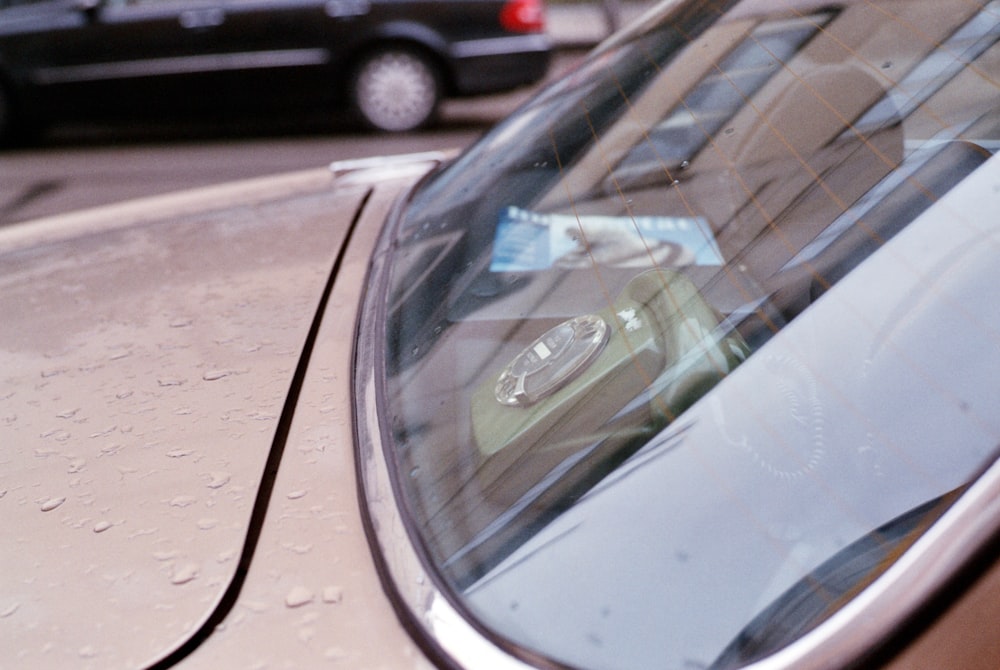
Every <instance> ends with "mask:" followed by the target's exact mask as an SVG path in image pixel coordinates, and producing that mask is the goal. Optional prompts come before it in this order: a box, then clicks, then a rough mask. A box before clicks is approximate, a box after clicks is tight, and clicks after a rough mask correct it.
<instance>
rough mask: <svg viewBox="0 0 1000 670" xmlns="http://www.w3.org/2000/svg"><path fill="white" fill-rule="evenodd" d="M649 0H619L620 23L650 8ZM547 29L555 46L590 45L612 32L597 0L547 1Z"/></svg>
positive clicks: (627, 21) (628, 20) (576, 47)
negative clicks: (574, 0)
mask: <svg viewBox="0 0 1000 670" xmlns="http://www.w3.org/2000/svg"><path fill="white" fill-rule="evenodd" d="M653 4H655V3H654V2H653V1H652V0H647V1H631V2H630V1H626V2H621V4H620V11H621V17H620V18H621V25H626V24H628V23H629V22H630V21H631V20H632V19H634V18H635V17H637V16H639V15H640V14H642V13H643V12H644V11H646V10H647V9H649V8H650V7H651V6H652V5H653ZM545 11H546V14H547V16H548V31H549V35H550V36H551V37H552V43H553V46H554V47H555V48H556V49H562V50H568V49H589V48H591V47H593V46H594V45H596V44H597V43H598V42H600V41H601V40H603V39H604V38H605V37H607V36H608V35H610V34H611V31H610V28H609V25H608V18H607V16H606V14H605V13H604V9H603V5H602V4H601V2H600V0H581V1H578V2H558V3H556V2H548V3H547V4H546V6H545Z"/></svg>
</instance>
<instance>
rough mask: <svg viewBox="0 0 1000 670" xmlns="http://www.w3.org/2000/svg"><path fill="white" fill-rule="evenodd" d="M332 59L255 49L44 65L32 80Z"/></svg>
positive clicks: (309, 52) (317, 52)
mask: <svg viewBox="0 0 1000 670" xmlns="http://www.w3.org/2000/svg"><path fill="white" fill-rule="evenodd" d="M329 62H330V52H329V51H327V50H326V49H286V50H283V51H252V52H246V53H228V54H211V55H202V56H181V57H177V58H151V59H149V60H127V61H121V62H117V63H93V64H89V65H73V66H67V67H50V68H42V69H39V70H36V71H35V72H34V73H32V80H33V81H34V83H36V84H39V85H49V84H67V83H73V82H85V81H110V80H115V79H128V78H132V77H156V76H163V75H171V74H195V73H200V72H216V71H225V70H250V69H261V68H284V67H300V66H308V65H325V64H326V63H329Z"/></svg>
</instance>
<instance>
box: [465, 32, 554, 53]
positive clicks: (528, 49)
mask: <svg viewBox="0 0 1000 670" xmlns="http://www.w3.org/2000/svg"><path fill="white" fill-rule="evenodd" d="M550 48H551V41H550V40H549V37H548V36H547V35H545V34H543V33H532V34H530V35H517V36H514V37H489V38H485V39H480V40H465V41H463V42H456V43H455V44H453V45H452V47H451V49H450V50H449V51H450V53H451V56H452V57H453V58H478V57H481V56H502V55H513V54H519V53H537V52H540V51H548V50H549V49H550Z"/></svg>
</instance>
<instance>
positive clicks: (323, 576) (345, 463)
mask: <svg viewBox="0 0 1000 670" xmlns="http://www.w3.org/2000/svg"><path fill="white" fill-rule="evenodd" d="M427 167H428V164H426V163H424V164H422V165H420V164H415V165H413V166H409V167H404V169H402V170H401V171H389V170H378V169H376V170H371V171H368V175H370V176H371V177H372V178H373V185H374V182H375V181H378V182H380V183H379V185H378V186H375V187H374V190H373V192H372V195H371V197H370V199H369V201H368V203H367V205H366V207H365V210H364V213H363V215H362V217H361V218H360V220H359V221H358V225H357V228H356V231H355V233H354V234H353V236H352V238H351V243H350V246H349V247H348V250H347V253H346V255H345V257H344V259H343V262H342V264H341V266H340V270H339V272H338V275H337V281H336V282H335V284H334V288H333V292H332V294H331V297H330V301H329V303H328V305H327V307H326V310H325V313H324V314H323V320H322V326H321V328H320V331H319V336H318V338H317V343H316V348H315V350H314V351H313V354H312V357H311V359H310V364H309V371H308V373H307V374H306V378H305V383H304V385H303V389H302V393H301V396H300V402H299V404H298V406H297V407H296V410H295V419H294V421H293V423H292V427H291V431H290V434H289V440H288V444H287V446H286V448H285V453H284V457H283V459H282V462H281V468H280V470H279V472H278V475H277V480H276V482H275V489H274V495H273V497H272V500H273V502H272V506H271V509H270V510H269V513H268V517H267V519H266V521H265V524H264V527H263V529H262V532H261V536H260V543H259V545H258V550H257V553H256V556H255V559H254V561H253V563H252V564H251V566H250V570H249V573H248V575H247V581H246V584H245V586H244V588H243V591H242V593H241V595H240V597H239V599H238V600H237V602H236V604H235V606H234V608H233V609H232V611H231V612H230V614H229V616H228V617H227V618H226V619H225V620H224V621H223V623H222V624H221V625H220V626H219V627H218V628H217V629H216V631H215V632H214V633H213V634H212V635H211V637H209V638H208V639H207V640H206V641H205V643H204V644H203V645H202V646H201V647H200V648H199V649H198V650H197V651H195V653H193V654H191V656H190V657H188V658H187V659H185V660H184V661H183V662H182V663H180V664H179V665H178V666H177V667H182V668H206V669H208V668H220V667H234V668H248V667H257V666H261V667H270V668H281V667H326V665H327V664H330V663H335V664H337V666H336V667H350V668H362V667H373V668H375V667H379V668H400V669H402V668H411V669H414V670H417V669H420V668H430V667H433V666H432V665H431V663H430V662H429V661H428V660H427V658H426V657H425V656H424V655H423V653H422V652H421V650H420V649H419V648H418V646H417V644H416V643H415V642H414V641H413V640H412V639H411V638H410V636H409V635H408V634H407V633H406V631H405V630H404V628H403V627H402V626H401V625H400V623H399V621H398V619H397V616H396V613H395V611H394V610H393V607H392V605H391V604H390V602H389V600H388V598H386V596H385V593H384V591H383V586H382V583H381V581H380V579H379V577H378V574H377V572H376V570H375V567H374V563H373V561H372V554H371V549H370V548H369V544H368V539H367V537H366V535H365V529H364V527H363V525H362V520H361V519H362V517H361V511H360V509H359V498H358V492H357V477H356V470H355V464H354V449H353V448H352V445H353V433H352V426H351V414H352V410H351V402H352V398H351V369H352V362H353V347H354V336H355V328H354V320H355V315H356V313H357V309H358V306H359V301H358V298H359V296H360V295H361V294H362V292H363V291H364V289H365V286H366V282H367V269H368V263H369V258H370V255H371V251H372V248H373V247H374V243H375V238H376V237H377V235H378V233H379V232H380V230H381V226H382V223H383V221H384V220H385V217H386V215H387V213H388V211H389V209H390V207H391V205H392V203H393V202H394V200H395V199H396V197H397V196H398V195H399V193H400V191H401V189H403V188H405V187H406V186H409V185H410V184H411V183H412V182H413V180H414V178H415V177H416V176H418V175H419V174H422V173H423V172H424V171H425V170H426V169H427ZM347 179H349V180H350V179H354V177H351V176H348V177H347ZM360 179H361V180H364V179H366V177H365V176H364V175H362V176H361V177H360ZM401 540H402V539H401Z"/></svg>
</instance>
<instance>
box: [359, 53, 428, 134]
mask: <svg viewBox="0 0 1000 670" xmlns="http://www.w3.org/2000/svg"><path fill="white" fill-rule="evenodd" d="M442 88H443V86H442V80H441V73H440V71H439V69H438V67H437V66H436V65H435V64H434V63H433V62H432V61H431V59H430V58H429V57H427V56H426V55H424V54H422V53H420V52H419V51H416V50H414V49H410V48H405V47H388V48H383V49H379V50H377V51H374V52H371V53H369V54H368V55H367V56H365V57H364V58H362V59H361V60H360V62H359V63H358V65H357V67H356V68H355V69H354V76H353V77H352V79H351V101H352V103H353V106H354V109H355V111H356V112H357V114H358V115H359V116H360V118H361V120H362V121H363V122H364V123H365V124H366V125H368V126H370V127H371V128H375V129H377V130H384V131H390V132H404V131H408V130H414V129H416V128H420V127H422V126H425V125H427V123H428V122H429V121H430V120H431V119H432V118H433V117H434V115H435V113H436V112H437V108H438V104H439V103H440V102H441V96H442Z"/></svg>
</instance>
